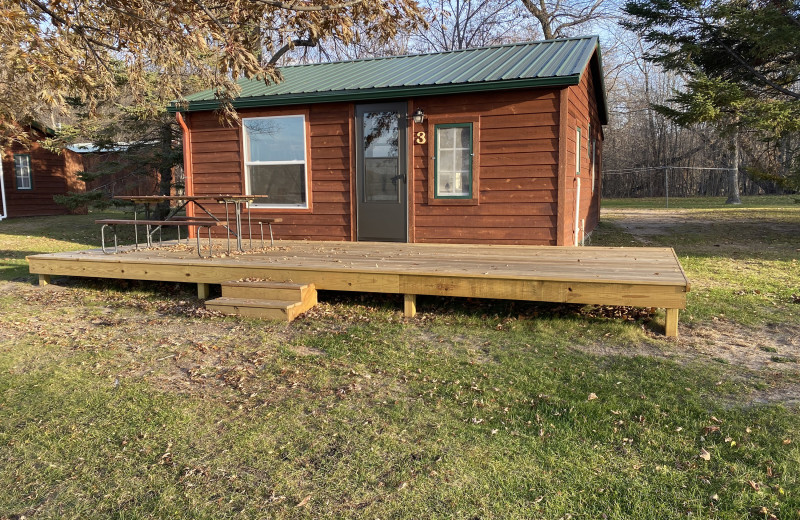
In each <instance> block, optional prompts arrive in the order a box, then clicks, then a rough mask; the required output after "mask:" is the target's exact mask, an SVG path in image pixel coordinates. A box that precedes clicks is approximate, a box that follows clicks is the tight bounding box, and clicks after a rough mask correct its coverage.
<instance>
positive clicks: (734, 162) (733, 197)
mask: <svg viewBox="0 0 800 520" xmlns="http://www.w3.org/2000/svg"><path fill="white" fill-rule="evenodd" d="M732 155H733V157H731V164H730V170H728V200H726V201H725V204H741V203H742V200H741V199H740V198H739V126H738V125H735V126H734V131H733V154H732Z"/></svg>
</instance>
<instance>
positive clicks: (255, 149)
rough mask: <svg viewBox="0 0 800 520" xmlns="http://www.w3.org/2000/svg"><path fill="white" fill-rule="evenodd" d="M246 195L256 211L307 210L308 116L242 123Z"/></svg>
mask: <svg viewBox="0 0 800 520" xmlns="http://www.w3.org/2000/svg"><path fill="white" fill-rule="evenodd" d="M242 126H243V127H244V134H245V173H246V175H247V194H248V195H264V197H263V198H257V199H256V200H255V201H254V202H253V206H255V207H276V208H279V207H298V208H306V207H308V179H307V165H306V135H305V134H306V132H305V116H302V115H297V116H276V117H254V118H247V119H243V120H242Z"/></svg>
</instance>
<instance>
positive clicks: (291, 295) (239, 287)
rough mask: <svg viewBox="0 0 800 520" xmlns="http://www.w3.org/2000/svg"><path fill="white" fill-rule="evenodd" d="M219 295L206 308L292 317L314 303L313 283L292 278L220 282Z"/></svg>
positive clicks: (274, 318)
mask: <svg viewBox="0 0 800 520" xmlns="http://www.w3.org/2000/svg"><path fill="white" fill-rule="evenodd" d="M221 285H222V297H221V298H217V299H215V300H209V301H207V302H206V308H208V309H212V310H215V311H219V312H222V313H224V314H237V315H239V316H249V317H251V318H265V319H269V320H282V321H292V320H293V319H295V318H296V317H297V316H299V315H300V314H302V313H304V312H306V311H307V310H308V309H310V308H311V307H313V306H314V305H316V304H317V289H316V288H315V287H314V284H313V283H312V284H300V283H292V282H239V281H230V282H223V283H222V284H221Z"/></svg>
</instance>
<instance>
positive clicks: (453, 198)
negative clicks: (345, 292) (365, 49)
mask: <svg viewBox="0 0 800 520" xmlns="http://www.w3.org/2000/svg"><path fill="white" fill-rule="evenodd" d="M280 72H281V74H282V76H283V81H282V82H281V83H278V84H273V85H265V84H264V83H263V82H260V81H255V80H242V81H241V82H240V85H241V93H240V95H239V97H238V98H237V99H236V100H235V101H234V106H235V107H236V109H237V110H238V112H239V115H240V116H241V123H240V124H239V125H238V126H235V127H230V126H225V125H224V124H221V123H220V121H219V117H218V115H217V114H216V113H215V112H214V110H215V109H216V108H217V106H218V105H217V101H216V100H215V98H214V94H213V92H211V91H206V92H201V93H198V94H195V95H192V96H189V97H188V98H187V103H183V104H180V105H178V104H176V105H174V106H172V107H171V110H172V111H174V112H177V113H178V114H177V117H178V119H179V121H180V122H181V123H182V124H184V145H185V146H184V148H185V150H184V157H185V161H184V162H185V165H184V168H185V172H186V179H187V180H186V182H187V193H189V194H193V195H204V194H208V195H211V194H219V193H226V194H228V193H233V194H246V195H252V196H254V197H256V198H255V200H254V202H253V203H251V204H250V209H251V212H252V216H253V219H257V218H258V217H262V218H266V217H272V218H281V219H282V222H281V223H279V224H275V225H274V228H275V232H276V236H277V237H279V238H282V239H293V240H340V241H342V240H343V241H394V242H434V243H474V244H478V243H483V244H532V245H579V244H581V243H582V242H583V239H584V237H585V236H587V235H588V234H589V233H591V231H592V230H593V229H594V228H595V226H596V225H597V222H598V217H599V212H600V208H599V206H600V204H599V199H600V184H601V182H602V180H601V176H600V172H601V164H602V143H603V125H604V124H606V122H607V107H606V99H605V91H604V86H603V71H602V60H601V56H600V47H599V42H598V38H597V37H596V36H591V37H583V38H567V39H559V40H548V41H541V42H527V43H516V44H510V45H500V46H494V47H484V48H478V49H466V50H459V51H451V52H442V53H434V54H420V55H409V56H397V57H386V58H375V59H366V60H356V61H345V62H335V63H320V64H312V65H298V66H290V67H283V68H281V69H280Z"/></svg>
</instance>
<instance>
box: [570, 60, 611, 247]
mask: <svg viewBox="0 0 800 520" xmlns="http://www.w3.org/2000/svg"><path fill="white" fill-rule="evenodd" d="M595 59H596V58H595ZM592 70H593V68H592V67H591V66H590V67H589V68H588V69H587V70H586V72H585V73H584V75H583V77H582V78H581V82H580V83H579V84H578V85H575V86H572V87H569V115H568V131H567V140H568V144H567V172H568V178H567V187H568V190H570V192H569V193H568V195H567V208H571V214H570V217H569V222H570V223H571V226H572V227H573V229H574V221H575V196H576V193H575V191H576V187H577V179H576V177H575V174H574V172H575V136H576V132H575V128H577V127H579V128H580V129H581V143H580V154H581V175H580V177H581V192H580V195H579V196H580V208H579V209H580V215H579V217H578V226H579V227H580V221H581V220H584V233H586V234H588V233H591V231H592V230H593V229H594V228H595V227H597V224H598V222H599V221H600V183H599V179H600V164H599V163H600V161H599V158H600V157H601V156H602V154H601V150H602V140H603V139H602V136H603V134H602V129H601V125H600V116H599V112H598V108H597V99H596V97H595V95H594V81H595V79H594V77H593V72H592ZM592 137H594V138H596V139H597V148H598V149H597V157H598V161H597V164H595V172H596V173H595V175H596V182H597V184H596V185H595V190H594V193H593V192H592V167H591V157H590V155H591V150H590V148H589V143H590V142H591V139H592ZM569 174H572V175H571V178H570V176H569ZM568 211H569V210H568ZM569 236H570V237H571V239H570V242H569V243H574V240H575V235H574V231H573V232H571V233H570V234H569ZM577 238H578V240H579V241H580V239H581V238H582V237H580V236H578V237H577Z"/></svg>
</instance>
